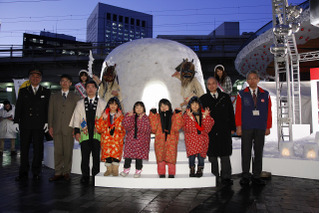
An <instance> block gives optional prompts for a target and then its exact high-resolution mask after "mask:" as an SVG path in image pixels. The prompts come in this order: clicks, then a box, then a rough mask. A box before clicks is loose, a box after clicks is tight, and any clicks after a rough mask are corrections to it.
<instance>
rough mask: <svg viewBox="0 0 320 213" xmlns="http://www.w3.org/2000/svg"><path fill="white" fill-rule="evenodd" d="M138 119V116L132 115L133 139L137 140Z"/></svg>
mask: <svg viewBox="0 0 320 213" xmlns="http://www.w3.org/2000/svg"><path fill="white" fill-rule="evenodd" d="M138 117H139V115H138V114H137V113H135V114H134V137H133V138H134V139H137V133H138V124H137V123H138Z"/></svg>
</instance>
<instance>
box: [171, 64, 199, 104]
mask: <svg viewBox="0 0 320 213" xmlns="http://www.w3.org/2000/svg"><path fill="white" fill-rule="evenodd" d="M175 70H176V72H175V73H174V74H173V75H172V77H176V78H178V79H180V81H181V95H182V97H183V102H182V103H181V104H180V106H181V107H182V108H185V107H186V106H187V104H188V102H189V100H190V98H191V97H193V96H197V97H200V96H202V95H203V94H204V91H203V88H202V86H201V84H200V83H199V81H198V79H197V78H195V73H196V71H195V67H194V64H193V60H192V61H191V62H190V61H188V59H183V61H182V63H181V64H179V65H178V66H177V67H176V69H175Z"/></svg>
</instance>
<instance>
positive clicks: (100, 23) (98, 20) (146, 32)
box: [87, 3, 152, 54]
mask: <svg viewBox="0 0 320 213" xmlns="http://www.w3.org/2000/svg"><path fill="white" fill-rule="evenodd" d="M141 38H152V15H149V14H146V13H140V12H136V11H133V10H128V9H124V8H120V7H115V6H111V5H108V4H103V3H98V4H97V6H96V7H95V9H94V10H93V11H92V13H91V15H90V17H89V18H88V20H87V42H91V43H92V44H93V45H97V46H101V49H100V50H99V49H98V50H97V52H98V53H99V52H100V53H103V54H107V53H109V52H110V51H111V50H112V49H114V48H115V47H116V46H118V45H120V44H122V43H125V42H128V41H132V40H135V39H141Z"/></svg>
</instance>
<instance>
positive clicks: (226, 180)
mask: <svg viewBox="0 0 320 213" xmlns="http://www.w3.org/2000/svg"><path fill="white" fill-rule="evenodd" d="M221 183H222V184H223V185H225V186H231V185H233V180H231V179H229V178H226V179H223V180H222V181H221Z"/></svg>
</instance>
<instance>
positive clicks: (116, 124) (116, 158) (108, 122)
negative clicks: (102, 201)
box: [96, 97, 125, 176]
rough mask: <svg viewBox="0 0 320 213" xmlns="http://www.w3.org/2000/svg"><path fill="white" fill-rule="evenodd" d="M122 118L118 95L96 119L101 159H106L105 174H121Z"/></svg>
mask: <svg viewBox="0 0 320 213" xmlns="http://www.w3.org/2000/svg"><path fill="white" fill-rule="evenodd" d="M122 120H123V114H122V111H121V105H120V101H119V100H118V98H117V97H113V98H110V100H109V101H108V104H107V108H106V110H105V111H104V112H103V113H102V115H101V117H100V118H99V119H98V120H96V129H97V131H98V133H100V134H101V161H104V162H105V166H106V167H107V170H106V172H105V173H104V176H109V175H111V174H112V175H113V176H118V175H119V163H120V161H121V157H122V150H123V139H124V136H125V129H124V127H123V126H122Z"/></svg>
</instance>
